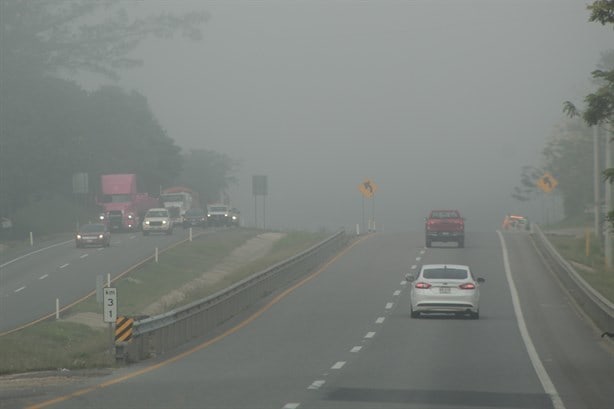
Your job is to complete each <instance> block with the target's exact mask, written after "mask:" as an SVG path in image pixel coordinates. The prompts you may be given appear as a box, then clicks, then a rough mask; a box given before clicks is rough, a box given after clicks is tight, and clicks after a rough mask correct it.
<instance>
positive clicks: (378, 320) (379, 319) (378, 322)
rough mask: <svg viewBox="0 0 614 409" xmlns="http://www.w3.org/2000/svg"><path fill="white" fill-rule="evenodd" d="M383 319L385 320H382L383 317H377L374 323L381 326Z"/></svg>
mask: <svg viewBox="0 0 614 409" xmlns="http://www.w3.org/2000/svg"><path fill="white" fill-rule="evenodd" d="M385 319H386V318H384V317H379V318H378V319H376V320H375V323H376V324H383V323H384V320H385Z"/></svg>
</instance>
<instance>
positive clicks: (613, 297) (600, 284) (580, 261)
mask: <svg viewBox="0 0 614 409" xmlns="http://www.w3.org/2000/svg"><path fill="white" fill-rule="evenodd" d="M548 239H549V240H550V242H551V243H552V244H553V245H554V246H555V247H556V249H557V250H558V251H559V253H560V254H561V255H562V256H563V257H564V258H565V259H566V260H568V261H570V262H572V264H574V267H575V269H576V271H577V272H578V273H579V274H580V275H581V276H582V278H584V279H585V280H586V281H587V282H588V283H589V284H590V285H591V286H592V287H593V288H595V289H596V290H598V291H599V292H600V293H601V294H602V295H603V296H605V297H606V298H608V299H609V300H610V301H612V302H614V270H607V269H606V267H605V256H604V253H603V249H602V248H601V244H600V243H599V241H598V240H597V239H596V238H595V236H594V235H592V234H591V235H590V241H589V243H590V244H589V249H588V250H589V251H588V253H587V251H586V238H585V237H577V236H573V235H554V234H548Z"/></svg>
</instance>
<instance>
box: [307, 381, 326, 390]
mask: <svg viewBox="0 0 614 409" xmlns="http://www.w3.org/2000/svg"><path fill="white" fill-rule="evenodd" d="M325 383H326V381H325V380H323V379H318V380H317V381H313V383H312V384H311V385H309V386H308V387H307V389H320V388H321V387H322V386H324V384H325Z"/></svg>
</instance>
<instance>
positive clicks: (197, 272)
mask: <svg viewBox="0 0 614 409" xmlns="http://www.w3.org/2000/svg"><path fill="white" fill-rule="evenodd" d="M262 233H263V232H262V231H260V230H256V229H229V230H223V231H220V232H216V233H214V234H208V235H202V236H199V237H197V238H195V239H194V240H193V241H192V242H186V243H183V244H181V245H179V246H176V247H174V248H172V249H169V250H167V251H164V252H162V253H161V254H160V257H159V262H158V263H155V262H154V261H151V262H148V263H146V264H144V265H143V266H141V267H140V268H139V269H137V270H135V271H133V272H131V273H130V274H128V275H126V276H124V277H123V278H122V279H120V280H118V281H116V282H114V283H113V286H114V287H116V288H117V294H118V314H119V315H127V316H136V315H142V314H143V313H144V311H146V310H147V309H148V308H149V307H151V305H152V304H154V303H156V302H157V301H159V300H160V299H161V298H163V297H165V295H167V294H169V293H172V292H173V291H176V290H177V289H179V288H184V289H185V288H186V285H187V288H189V289H190V291H183V292H182V295H183V297H180V298H177V299H173V300H174V301H176V302H175V303H174V304H169V305H166V307H167V308H176V307H178V306H180V305H182V304H187V303H189V302H191V301H194V300H196V299H201V298H203V297H206V296H207V295H210V294H213V293H215V292H217V291H219V290H221V289H223V288H225V287H227V286H228V285H230V284H232V283H234V282H236V281H239V280H241V279H242V278H245V277H247V276H249V275H251V274H253V273H255V272H258V271H261V270H264V269H266V268H267V267H268V266H271V265H273V264H275V263H277V262H280V261H282V260H285V259H287V258H289V257H291V256H293V255H294V254H297V253H299V252H301V251H302V250H305V249H307V248H309V247H310V246H312V245H314V244H316V243H317V242H319V241H321V240H322V239H324V238H325V237H327V236H328V234H327V233H325V232H320V233H310V232H288V233H285V234H284V235H283V237H281V238H279V239H278V240H276V241H274V242H273V243H272V244H271V246H270V248H267V251H266V253H264V254H260V255H257V256H255V257H252V259H251V260H250V261H249V262H248V263H226V264H224V261H225V260H228V258H229V256H230V255H231V254H233V251H234V250H235V249H237V248H238V247H240V246H242V245H243V244H244V243H246V242H248V240H250V239H254V238H256V237H257V236H258V237H260V235H261V234H262ZM220 265H224V266H225V267H228V266H232V267H233V268H232V269H228V270H227V271H224V273H225V274H224V275H223V276H221V278H220V279H219V280H217V281H215V282H213V283H210V285H190V283H194V282H197V281H196V280H198V279H199V277H202V276H203V273H205V272H207V271H209V270H211V269H215V268H216V266H220ZM205 284H207V282H205ZM101 309H102V306H101V305H100V304H98V303H97V302H96V297H95V296H92V297H90V298H88V299H87V300H85V301H83V302H81V303H79V304H78V305H76V306H74V307H73V308H71V309H70V310H69V311H67V312H66V314H64V317H65V318H64V319H61V320H59V321H46V322H42V323H39V324H36V325H33V326H31V327H28V328H25V329H23V330H20V331H17V332H14V333H11V334H7V335H5V336H2V337H0V351H1V352H0V358H1V359H0V374H10V373H22V372H29V371H39V370H49V369H58V368H67V369H86V368H100V367H111V366H114V365H115V357H114V355H113V354H111V353H110V352H109V350H110V348H109V346H110V341H109V330H108V328H106V327H105V326H104V324H102V315H101V314H100V313H101ZM79 316H90V317H91V316H93V317H94V319H95V320H96V322H92V323H87V322H85V323H81V322H78V321H77V322H75V321H73V320H72V318H73V317H79Z"/></svg>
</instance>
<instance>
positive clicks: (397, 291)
mask: <svg viewBox="0 0 614 409" xmlns="http://www.w3.org/2000/svg"><path fill="white" fill-rule="evenodd" d="M392 295H401V290H396V291H395V292H393V293H392Z"/></svg>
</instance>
